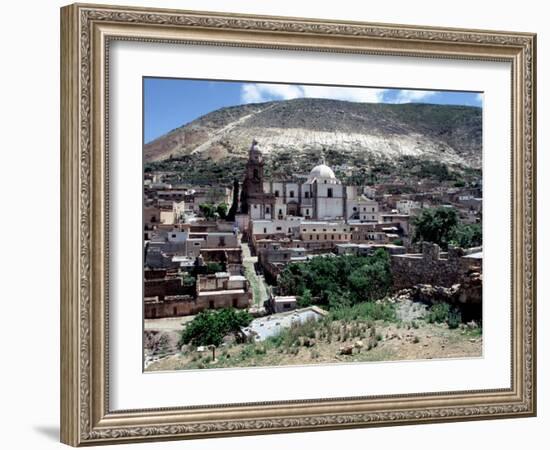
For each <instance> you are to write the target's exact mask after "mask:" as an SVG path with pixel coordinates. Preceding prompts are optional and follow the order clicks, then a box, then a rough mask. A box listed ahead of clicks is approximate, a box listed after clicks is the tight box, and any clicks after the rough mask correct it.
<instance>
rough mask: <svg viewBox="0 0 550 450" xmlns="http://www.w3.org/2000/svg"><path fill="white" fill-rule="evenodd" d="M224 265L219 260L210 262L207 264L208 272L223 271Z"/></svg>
mask: <svg viewBox="0 0 550 450" xmlns="http://www.w3.org/2000/svg"><path fill="white" fill-rule="evenodd" d="M223 271H224V267H223V265H222V264H220V263H217V262H209V263H207V264H206V273H209V274H213V273H216V272H223Z"/></svg>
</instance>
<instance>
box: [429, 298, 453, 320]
mask: <svg viewBox="0 0 550 450" xmlns="http://www.w3.org/2000/svg"><path fill="white" fill-rule="evenodd" d="M450 312H451V307H450V306H449V305H448V304H447V303H437V304H435V305H433V306H432V307H431V309H430V311H429V313H428V315H427V316H426V320H427V321H428V322H429V323H443V322H446V321H447V318H448V317H449V313H450Z"/></svg>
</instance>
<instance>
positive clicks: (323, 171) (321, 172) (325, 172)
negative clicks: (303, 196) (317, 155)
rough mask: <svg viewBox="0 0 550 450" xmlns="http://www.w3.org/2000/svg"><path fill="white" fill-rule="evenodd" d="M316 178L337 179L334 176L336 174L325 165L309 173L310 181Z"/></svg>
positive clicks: (320, 165) (316, 167)
mask: <svg viewBox="0 0 550 450" xmlns="http://www.w3.org/2000/svg"><path fill="white" fill-rule="evenodd" d="M314 178H329V179H331V180H334V179H336V175H334V172H333V171H332V169H331V168H330V167H329V166H327V165H326V164H324V163H323V164H319V165H318V166H315V167H314V168H313V169H311V172H310V173H309V179H310V180H313V179H314Z"/></svg>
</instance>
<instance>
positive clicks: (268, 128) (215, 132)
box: [144, 99, 482, 174]
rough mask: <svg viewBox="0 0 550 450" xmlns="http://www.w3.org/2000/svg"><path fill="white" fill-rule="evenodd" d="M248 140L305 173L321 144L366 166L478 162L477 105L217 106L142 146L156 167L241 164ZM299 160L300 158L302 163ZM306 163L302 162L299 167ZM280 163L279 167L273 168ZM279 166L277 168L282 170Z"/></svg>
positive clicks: (300, 102) (308, 102)
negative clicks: (181, 164) (218, 107)
mask: <svg viewBox="0 0 550 450" xmlns="http://www.w3.org/2000/svg"><path fill="white" fill-rule="evenodd" d="M252 139H256V140H258V142H259V144H260V148H261V149H262V151H263V152H264V154H265V155H266V160H267V163H268V171H271V172H272V173H274V174H277V173H279V172H281V173H282V174H284V173H285V172H286V173H288V170H292V171H297V172H304V171H306V172H307V171H308V167H310V166H311V164H312V163H314V162H316V161H317V160H319V158H320V156H321V152H322V151H323V152H324V154H325V156H326V157H327V160H328V162H329V163H330V164H333V165H342V166H346V165H348V166H350V170H352V171H353V169H357V168H358V167H357V165H358V164H359V165H362V166H363V168H364V169H365V168H366V169H367V170H371V169H376V167H377V166H379V165H380V164H382V165H384V164H388V163H389V164H395V163H397V162H398V161H405V162H408V163H409V165H410V164H411V161H412V162H414V163H415V164H412V166H413V167H414V166H415V165H418V164H416V163H418V162H419V161H420V162H426V161H432V162H434V163H435V164H439V165H444V166H446V167H451V168H462V169H472V170H476V171H477V170H479V169H480V168H481V141H482V123H481V109H480V108H476V107H465V106H448V105H429V104H401V105H395V104H374V103H354V102H345V101H339V100H328V99H294V100H285V101H276V102H268V103H258V104H248V105H241V106H234V107H229V108H222V109H219V110H217V111H213V112H211V113H209V114H206V115H204V116H202V117H200V118H198V119H196V120H194V121H193V122H190V123H188V124H186V125H184V126H182V127H180V128H177V129H175V130H173V131H171V132H170V133H168V134H166V135H164V136H161V137H159V138H158V139H156V140H154V141H152V142H150V143H148V144H146V145H145V148H144V151H145V161H146V163H153V164H152V167H153V168H155V167H156V168H163V169H170V167H172V166H173V168H177V166H178V164H177V162H178V161H179V162H184V163H185V165H186V166H187V165H189V164H194V165H199V166H204V168H205V169H206V168H207V166H208V165H210V166H211V168H212V169H215V168H216V167H221V168H223V169H222V170H226V169H227V168H228V167H227V165H228V164H229V165H230V166H235V168H237V167H240V166H241V165H242V160H243V159H244V158H246V156H247V153H248V149H249V146H250V143H251V141H252ZM301 161H303V164H302V162H301ZM304 165H305V166H304ZM278 166H281V167H278ZM279 169H282V171H281V170H279Z"/></svg>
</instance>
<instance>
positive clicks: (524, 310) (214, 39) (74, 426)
mask: <svg viewBox="0 0 550 450" xmlns="http://www.w3.org/2000/svg"><path fill="white" fill-rule="evenodd" d="M121 40H122V41H137V42H156V43H166V44H178V43H180V44H185V43H190V44H193V43H200V44H206V45H213V46H230V47H251V48H257V49H284V50H293V51H296V52H299V51H314V52H334V53H356V54H370V55H372V54H375V55H387V56H412V57H420V58H439V59H460V60H465V61H471V62H472V63H474V62H475V61H503V62H508V63H510V64H511V68H512V69H511V70H512V74H511V79H512V85H511V87H510V89H511V98H512V105H511V110H512V117H511V128H512V145H511V146H512V148H511V155H512V174H511V179H512V183H511V186H510V190H511V198H512V205H511V207H512V209H511V211H512V212H511V218H512V224H511V230H512V232H511V240H512V257H511V261H512V267H511V278H512V285H511V292H512V299H511V329H512V332H511V336H512V342H511V361H510V370H511V377H510V378H511V385H510V387H509V388H506V389H502V388H499V389H484V390H477V391H451V392H436V393H414V392H411V393H408V394H403V395H387V396H370V397H364V396H363V397H361V396H357V397H347V398H331V399H308V400H297V399H296V400H292V399H289V400H285V401H280V402H260V403H235V404H225V405H223V404H222V405H208V406H192V407H189V406H184V405H182V406H181V407H175V408H157V409H139V410H124V411H118V410H112V408H111V407H110V402H109V396H110V394H109V392H110V391H109V328H108V325H109V315H108V312H109V303H108V287H109V282H110V280H109V270H108V257H109V241H108V235H109V233H108V230H109V228H108V227H109V222H108V208H109V197H108V186H109V181H110V180H109V170H108V169H109V147H108V137H109V110H108V98H109V97H108V96H109V78H108V76H109V73H108V68H109V49H110V45H111V44H112V43H113V42H115V41H121ZM535 88H536V36H535V35H534V34H530V33H515V32H514V33H511V32H502V31H484V30H466V29H444V28H431V27H420V26H405V25H385V24H372V23H359V22H346V23H344V22H335V21H327V20H315V19H302V18H287V17H260V16H248V15H240V14H227V13H210V12H195V11H173V10H159V9H142V8H130V7H114V6H113V7H112V6H99V5H85V4H75V5H70V6H67V7H64V8H62V9H61V205H62V208H61V237H62V239H61V241H62V246H61V440H62V442H64V443H66V444H70V445H73V446H80V445H94V444H110V443H122V442H137V441H150V440H165V439H194V438H204V437H217V436H232V435H247V434H262V433H281V432H299V431H315V430H327V429H343V428H353V427H369V426H385V425H400V424H422V423H430V422H431V423H433V422H447V421H459V420H479V419H497V418H506V417H529V416H534V415H535V414H536V309H535V298H536V292H535V286H536V280H535V277H536V267H535V264H536V262H535V261H536V254H535V252H536V250H535V248H536V211H535V204H536V201H535V200H536V191H535V188H536V187H535V180H536V172H535V171H536V167H535V147H536V130H535V125H536V122H535V106H536V105H535Z"/></svg>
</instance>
